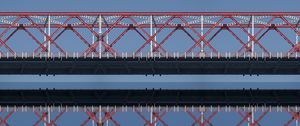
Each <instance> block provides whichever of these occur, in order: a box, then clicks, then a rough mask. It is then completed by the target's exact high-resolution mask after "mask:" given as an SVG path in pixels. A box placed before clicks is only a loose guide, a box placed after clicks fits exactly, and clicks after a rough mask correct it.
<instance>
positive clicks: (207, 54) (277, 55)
mask: <svg viewBox="0 0 300 126" xmlns="http://www.w3.org/2000/svg"><path fill="white" fill-rule="evenodd" d="M13 58H15V59H17V58H18V59H19V58H22V59H29V58H32V59H38V58H40V59H41V58H65V59H68V58H73V59H78V58H98V59H103V58H106V59H107V58H109V59H114V58H115V59H117V58H118V59H120V58H121V59H136V58H148V59H153V58H165V59H172V58H173V59H179V58H180V59H187V58H192V59H193V58H200V59H204V58H205V59H209V58H211V59H232V58H236V59H240V58H253V59H255V58H257V59H258V58H277V59H282V58H285V59H286V58H287V59H290V58H294V59H298V58H300V56H299V53H298V52H296V53H293V54H290V53H288V54H286V53H285V52H270V53H268V54H267V53H264V52H255V53H242V54H240V53H238V52H219V53H217V54H215V53H213V52H200V53H199V52H191V53H186V52H166V53H160V52H157V53H151V52H144V53H143V52H141V53H139V54H135V53H134V52H131V53H130V52H121V53H119V54H117V53H114V54H111V53H108V52H107V53H94V52H92V53H89V54H87V53H80V52H66V53H60V52H56V53H55V52H51V53H48V52H44V53H31V52H17V53H14V54H11V53H9V52H6V53H0V59H13Z"/></svg>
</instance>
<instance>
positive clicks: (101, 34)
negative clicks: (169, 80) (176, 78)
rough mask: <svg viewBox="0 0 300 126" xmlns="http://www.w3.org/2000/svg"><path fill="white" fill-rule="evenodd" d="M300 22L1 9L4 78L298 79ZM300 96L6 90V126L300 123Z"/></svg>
mask: <svg viewBox="0 0 300 126" xmlns="http://www.w3.org/2000/svg"><path fill="white" fill-rule="evenodd" d="M299 23H300V12H0V64H1V65H0V74H13V75H15V74H22V75H23V74H34V75H42V74H46V75H57V74H59V75H62V74H65V75H72V74H77V75H83V74H85V75H91V74H97V75H124V74H130V75H138V74H143V75H162V74H178V75H182V74H209V75H212V74H226V75H227V74H250V75H252V74H253V75H260V74H280V75H288V74H290V75H296V74H299V73H300V62H299V58H300V57H299V47H300V46H299V45H300V43H299V39H298V37H299V35H300V32H299V29H298V28H299ZM299 93H300V92H299V90H291V89H289V90H265V89H250V90H249V89H244V90H240V89H236V90H165V89H146V90H121V89H120V90H96V89H93V90H92V89H91V90H72V89H68V90H60V89H40V90H19V89H15V90H6V89H2V90H0V125H6V126H9V125H13V124H14V122H18V120H19V119H22V122H23V121H24V120H25V121H24V123H23V124H24V125H32V124H33V125H34V126H36V125H40V124H44V125H47V126H52V125H60V124H64V125H65V124H68V121H71V122H73V123H74V122H76V124H81V126H85V125H93V126H94V125H98V126H100V125H107V126H108V125H115V126H120V125H132V123H129V122H133V124H135V125H137V124H140V125H149V126H156V125H164V126H168V125H201V126H205V125H213V124H217V125H218V124H219V125H224V123H225V122H226V124H227V123H228V122H229V120H227V119H224V116H230V117H234V119H233V120H230V122H229V123H231V124H232V125H237V126H240V125H243V124H248V125H251V126H257V125H261V124H264V119H265V118H266V119H270V118H272V119H273V120H272V121H274V122H276V121H279V122H278V123H277V122H276V124H279V125H284V126H288V125H291V124H292V123H296V125H298V121H299V118H300V115H299V109H298V106H299V104H300V103H299V100H298V99H299ZM24 113H25V114H28V115H31V116H33V117H31V116H26V118H25V116H24ZM270 113H271V114H270ZM276 114H278V115H279V116H283V115H284V117H287V118H280V119H278V118H274V116H273V115H276ZM68 115H72V116H68ZM75 115H78V116H80V117H82V118H80V119H79V118H78V120H77V119H76V120H74V117H73V116H75ZM134 115H135V116H134ZM267 115H272V116H270V117H268V116H267ZM68 117H71V119H70V118H68ZM135 117H137V118H135ZM11 118H14V120H10V119H11ZM174 118H179V119H178V120H174ZM68 119H69V120H68ZM81 119H83V120H81ZM139 119H141V120H139ZM215 119H216V120H218V121H215ZM222 119H223V120H222ZM122 120H123V121H122ZM124 120H125V121H124ZM128 120H131V121H128ZM182 120H186V121H184V122H188V123H187V124H182V122H183V121H182ZM220 120H221V121H220Z"/></svg>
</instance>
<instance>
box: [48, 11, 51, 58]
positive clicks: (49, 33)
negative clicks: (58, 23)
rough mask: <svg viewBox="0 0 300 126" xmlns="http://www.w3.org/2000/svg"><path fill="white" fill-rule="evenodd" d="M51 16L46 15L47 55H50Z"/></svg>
mask: <svg viewBox="0 0 300 126" xmlns="http://www.w3.org/2000/svg"><path fill="white" fill-rule="evenodd" d="M50 20H51V16H50V15H49V16H48V36H49V40H48V57H50V56H51V48H50V47H51V43H50V36H51V30H50V29H51V21H50Z"/></svg>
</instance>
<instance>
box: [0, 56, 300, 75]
mask: <svg viewBox="0 0 300 126" xmlns="http://www.w3.org/2000/svg"><path fill="white" fill-rule="evenodd" d="M0 64H1V65H0V74H36V75H37V74H47V75H55V74H57V75H58V74H68V75H70V74H74V75H76V74H77V75H80V74H86V75H122V74H123V75H126V74H128V75H129V74H130V75H135V74H136V75H160V74H181V75H182V74H250V75H252V74H253V75H257V74H285V75H286V74H300V62H299V60H298V59H292V58H290V59H288V58H271V59H266V58H265V59H249V58H230V59H229V58H228V59H227V58H204V59H199V58H169V59H166V58H160V59H159V58H157V59H147V58H126V59H125V58H124V59H123V58H116V59H115V58H109V59H106V58H102V59H98V58H93V59H92V58H67V59H66V58H63V59H59V58H54V59H43V58H42V59H40V58H35V59H34V58H26V59H25V58H24V59H22V58H8V59H6V58H5V59H3V58H2V59H0Z"/></svg>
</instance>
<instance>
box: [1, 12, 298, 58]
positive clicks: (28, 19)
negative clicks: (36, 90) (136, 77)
mask: <svg viewBox="0 0 300 126" xmlns="http://www.w3.org/2000/svg"><path fill="white" fill-rule="evenodd" d="M299 19H300V13H299V12H0V30H1V33H0V42H1V44H0V46H1V47H3V49H2V50H1V52H2V53H5V52H9V53H11V54H15V53H16V52H19V50H13V49H12V48H11V47H10V46H9V45H7V41H9V40H10V38H11V37H12V36H14V34H15V33H16V32H17V31H19V30H24V31H25V33H26V35H28V36H30V37H31V38H32V40H33V41H35V43H36V44H37V48H35V49H32V52H29V53H34V55H39V54H40V53H41V52H51V50H50V47H51V46H53V47H54V48H56V49H57V50H58V51H59V52H60V53H62V54H63V55H66V53H67V49H66V48H62V47H61V45H60V43H57V39H58V38H60V36H61V35H62V34H64V32H65V30H71V31H72V32H74V33H75V36H77V37H78V38H79V39H80V40H81V41H82V42H83V43H84V44H86V45H87V47H86V49H85V50H84V51H83V52H80V51H78V52H80V53H81V54H82V55H81V56H83V55H84V54H85V55H91V53H95V55H99V54H102V53H109V55H117V56H119V55H120V53H121V52H120V51H118V48H115V47H114V45H115V44H116V43H118V42H119V40H120V39H121V38H123V36H126V35H127V32H128V30H133V31H135V32H136V36H135V37H138V36H140V37H142V38H143V40H144V42H142V43H137V44H142V45H141V46H140V47H139V48H136V49H135V52H134V54H136V55H138V54H140V53H141V51H142V50H144V49H145V48H146V46H148V45H152V47H151V49H150V50H149V49H147V50H149V52H151V53H152V52H159V53H161V54H162V55H164V54H166V53H167V52H168V51H169V49H167V48H165V47H164V43H166V41H167V40H168V39H169V38H170V37H171V36H173V35H174V34H173V33H174V32H175V31H178V30H182V31H184V34H183V35H184V36H188V37H190V39H191V40H190V41H191V42H192V43H194V44H193V45H190V48H189V49H188V50H186V53H187V54H190V53H191V52H196V53H198V51H196V48H198V47H199V48H200V49H201V50H205V51H206V52H212V53H214V54H215V55H217V54H218V53H220V51H219V50H218V49H216V47H215V46H214V45H212V44H211V42H212V41H213V39H214V38H215V37H216V36H219V32H220V31H224V30H225V31H228V32H229V33H230V35H231V36H232V37H234V38H235V39H236V41H237V42H238V43H240V46H241V47H240V49H239V50H231V52H238V53H239V55H242V54H243V53H248V52H252V53H253V52H255V50H254V49H253V47H254V46H257V48H258V49H256V50H260V51H261V52H263V53H265V54H266V55H269V54H270V50H269V49H268V47H266V46H265V45H263V44H262V43H261V42H260V40H261V39H262V38H263V37H264V36H265V34H267V32H269V31H271V30H274V31H275V32H276V34H277V35H279V36H281V37H282V38H283V41H285V42H286V43H287V44H288V45H289V49H288V50H285V52H283V53H284V56H292V55H295V53H296V52H299V46H300V45H299V44H300V43H298V40H297V41H296V42H292V41H294V40H292V39H293V38H291V37H290V34H294V35H297V36H299V35H300V32H299V31H298V27H299V26H298V24H299V22H300V20H299ZM44 28H46V29H47V28H48V31H44ZM152 28H153V29H156V30H155V31H153V30H152ZM251 28H252V30H253V31H251V32H250V31H249V29H251ZM50 29H51V31H50ZM82 29H85V30H86V31H85V32H86V33H87V32H88V33H89V34H91V35H93V36H94V37H95V39H94V40H93V41H92V42H89V41H88V39H89V38H86V37H84V35H83V34H85V33H83V31H81V30H82ZM100 29H101V30H100ZM122 29H123V30H122ZM149 29H151V31H150V30H149ZM236 29H238V30H239V33H237V31H235V30H236ZM254 29H255V31H254ZM284 29H289V30H290V32H289V33H286V32H285V30H284ZM33 30H34V31H35V32H33ZM114 30H119V31H124V32H121V33H115V34H114V35H113V36H114V38H116V39H114V40H113V41H111V40H110V41H111V42H109V41H107V40H105V39H104V37H105V36H107V35H108V34H112V33H113V32H114ZM163 30H169V31H170V33H168V34H166V36H165V34H163V33H161V32H162V31H163ZM37 34H39V35H41V36H44V37H45V39H44V40H39V39H38V38H37V36H38V35H37ZM241 34H243V35H244V36H246V37H248V40H245V39H246V38H245V39H244V38H241ZM159 35H160V36H164V37H163V38H159V40H158V39H156V37H158V36H159ZM160 40H162V41H160ZM100 48H101V49H100ZM102 48H103V49H102ZM178 48H180V47H178ZM128 52H130V51H129V50H128ZM273 56H274V55H273Z"/></svg>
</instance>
